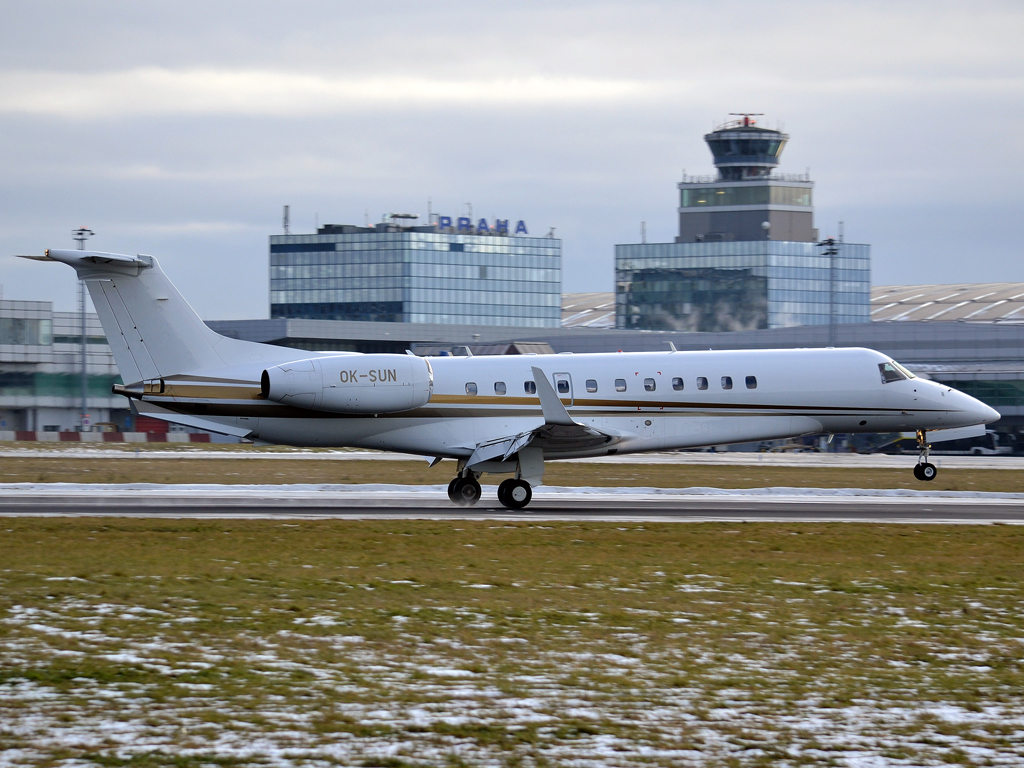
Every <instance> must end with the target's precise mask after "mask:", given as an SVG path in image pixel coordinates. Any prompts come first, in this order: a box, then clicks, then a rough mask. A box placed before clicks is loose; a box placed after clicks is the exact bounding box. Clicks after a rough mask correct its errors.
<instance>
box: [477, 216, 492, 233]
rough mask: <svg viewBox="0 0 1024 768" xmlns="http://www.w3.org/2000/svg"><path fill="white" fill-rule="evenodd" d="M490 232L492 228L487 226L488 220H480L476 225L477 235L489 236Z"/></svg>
mask: <svg viewBox="0 0 1024 768" xmlns="http://www.w3.org/2000/svg"><path fill="white" fill-rule="evenodd" d="M490 231H491V228H490V227H488V226H487V219H480V221H478V222H477V223H476V233H477V234H478V235H486V234H489V233H490Z"/></svg>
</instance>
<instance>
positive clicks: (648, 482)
mask: <svg viewBox="0 0 1024 768" xmlns="http://www.w3.org/2000/svg"><path fill="white" fill-rule="evenodd" d="M913 465H914V458H913V457H908V458H907V463H906V467H904V468H900V469H888V468H874V469H872V468H860V467H853V468H848V467H846V468H839V467H836V468H833V467H799V466H796V467H759V466H727V465H723V466H713V465H685V464H626V463H623V464H583V463H560V462H548V463H547V464H546V466H545V473H544V482H545V484H547V485H561V486H598V487H616V486H625V487H644V486H646V487H655V488H688V487H695V486H712V487H716V488H762V487H768V486H785V487H795V488H912V489H917V490H929V491H940V490H956V491H1002V492H1016V493H1021V492H1024V472H1014V471H1007V470H1001V469H942V470H940V472H939V475H938V477H937V478H936V479H935V480H934V481H933V482H930V483H923V482H921V481H919V480H915V479H914V476H913V474H912V473H911V469H912V468H913ZM454 476H455V462H453V461H443V462H441V464H439V465H438V466H436V467H433V468H431V469H428V468H427V462H426V461H390V460H389V461H373V460H337V461H325V460H309V461H303V460H301V459H288V460H270V459H268V460H254V459H232V458H223V459H221V458H213V459H210V458H203V459H198V458H194V459H190V458H188V457H187V453H183V454H182V456H181V457H176V458H175V459H174V460H173V461H171V460H168V459H156V458H146V457H145V454H144V453H140V455H139V457H138V458H131V459H128V458H125V459H121V458H74V457H72V458H67V459H64V458H60V457H56V458H25V457H18V456H3V457H0V483H23V482H30V483H52V482H68V483H127V482H139V483H232V484H234V483H242V484H251V483H403V484H412V485H444V484H447V482H448V481H449V480H450V479H451V478H452V477H454ZM488 477H489V478H490V479H489V480H485V482H494V483H496V482H498V480H500V477H498V476H488ZM495 478H497V479H495Z"/></svg>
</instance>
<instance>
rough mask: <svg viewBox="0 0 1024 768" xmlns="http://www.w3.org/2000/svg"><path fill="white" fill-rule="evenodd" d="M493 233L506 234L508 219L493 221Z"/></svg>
mask: <svg viewBox="0 0 1024 768" xmlns="http://www.w3.org/2000/svg"><path fill="white" fill-rule="evenodd" d="M494 231H495V232H496V233H498V234H499V235H507V234H508V219H495V220H494Z"/></svg>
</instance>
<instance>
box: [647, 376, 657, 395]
mask: <svg viewBox="0 0 1024 768" xmlns="http://www.w3.org/2000/svg"><path fill="white" fill-rule="evenodd" d="M657 388H658V385H657V383H656V382H655V381H654V379H644V389H645V390H647V391H648V392H653V391H654V390H656V389H657Z"/></svg>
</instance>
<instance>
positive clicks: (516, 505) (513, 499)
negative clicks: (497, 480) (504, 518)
mask: <svg viewBox="0 0 1024 768" xmlns="http://www.w3.org/2000/svg"><path fill="white" fill-rule="evenodd" d="M506 483H507V485H506ZM502 485H504V486H505V492H504V493H503V494H502V495H501V497H500V498H499V501H500V502H501V503H502V504H503V505H504V506H506V507H508V508H509V509H522V508H523V507H525V506H526V505H527V504H529V503H530V501H531V499H533V488H531V487H530V484H529V483H528V482H526V481H525V480H506V481H505V482H504V483H502Z"/></svg>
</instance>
